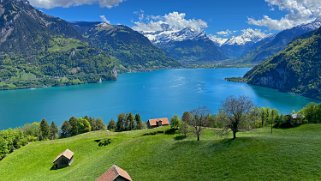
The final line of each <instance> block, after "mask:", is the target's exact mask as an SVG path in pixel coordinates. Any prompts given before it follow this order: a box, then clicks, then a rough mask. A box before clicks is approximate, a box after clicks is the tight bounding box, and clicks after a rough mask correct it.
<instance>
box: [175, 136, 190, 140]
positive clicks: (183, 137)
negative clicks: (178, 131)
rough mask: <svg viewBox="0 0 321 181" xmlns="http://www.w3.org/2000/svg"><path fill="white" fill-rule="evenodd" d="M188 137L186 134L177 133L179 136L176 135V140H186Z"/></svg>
mask: <svg viewBox="0 0 321 181" xmlns="http://www.w3.org/2000/svg"><path fill="white" fill-rule="evenodd" d="M186 138H187V136H184V135H177V136H175V137H174V140H176V141H180V140H184V139H186Z"/></svg>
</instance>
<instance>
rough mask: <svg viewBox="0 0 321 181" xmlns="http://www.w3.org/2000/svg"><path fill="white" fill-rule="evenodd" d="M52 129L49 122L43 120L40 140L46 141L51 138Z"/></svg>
mask: <svg viewBox="0 0 321 181" xmlns="http://www.w3.org/2000/svg"><path fill="white" fill-rule="evenodd" d="M49 133H50V128H49V125H48V122H47V121H46V120H45V119H43V120H41V122H40V140H45V139H48V138H49Z"/></svg>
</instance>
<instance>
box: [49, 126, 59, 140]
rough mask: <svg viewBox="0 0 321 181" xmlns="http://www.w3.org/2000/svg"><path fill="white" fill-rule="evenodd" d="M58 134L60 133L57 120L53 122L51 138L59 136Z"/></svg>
mask: <svg viewBox="0 0 321 181" xmlns="http://www.w3.org/2000/svg"><path fill="white" fill-rule="evenodd" d="M57 135H58V127H57V126H56V124H55V122H51V124H50V136H49V139H51V140H54V139H56V138H57Z"/></svg>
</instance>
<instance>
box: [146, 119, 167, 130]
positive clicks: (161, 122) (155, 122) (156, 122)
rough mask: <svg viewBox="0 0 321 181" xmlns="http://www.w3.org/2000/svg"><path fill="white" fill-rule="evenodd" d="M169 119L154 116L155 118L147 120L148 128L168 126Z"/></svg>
mask: <svg viewBox="0 0 321 181" xmlns="http://www.w3.org/2000/svg"><path fill="white" fill-rule="evenodd" d="M168 125H169V121H168V118H156V119H149V120H148V121H147V127H148V128H156V127H160V126H168Z"/></svg>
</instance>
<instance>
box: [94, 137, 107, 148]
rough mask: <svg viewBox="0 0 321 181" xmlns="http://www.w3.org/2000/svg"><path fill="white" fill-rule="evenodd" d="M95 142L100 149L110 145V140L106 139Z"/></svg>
mask: <svg viewBox="0 0 321 181" xmlns="http://www.w3.org/2000/svg"><path fill="white" fill-rule="evenodd" d="M95 141H96V142H98V146H100V147H102V146H107V145H109V144H110V143H111V139H109V138H107V139H103V140H95Z"/></svg>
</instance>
